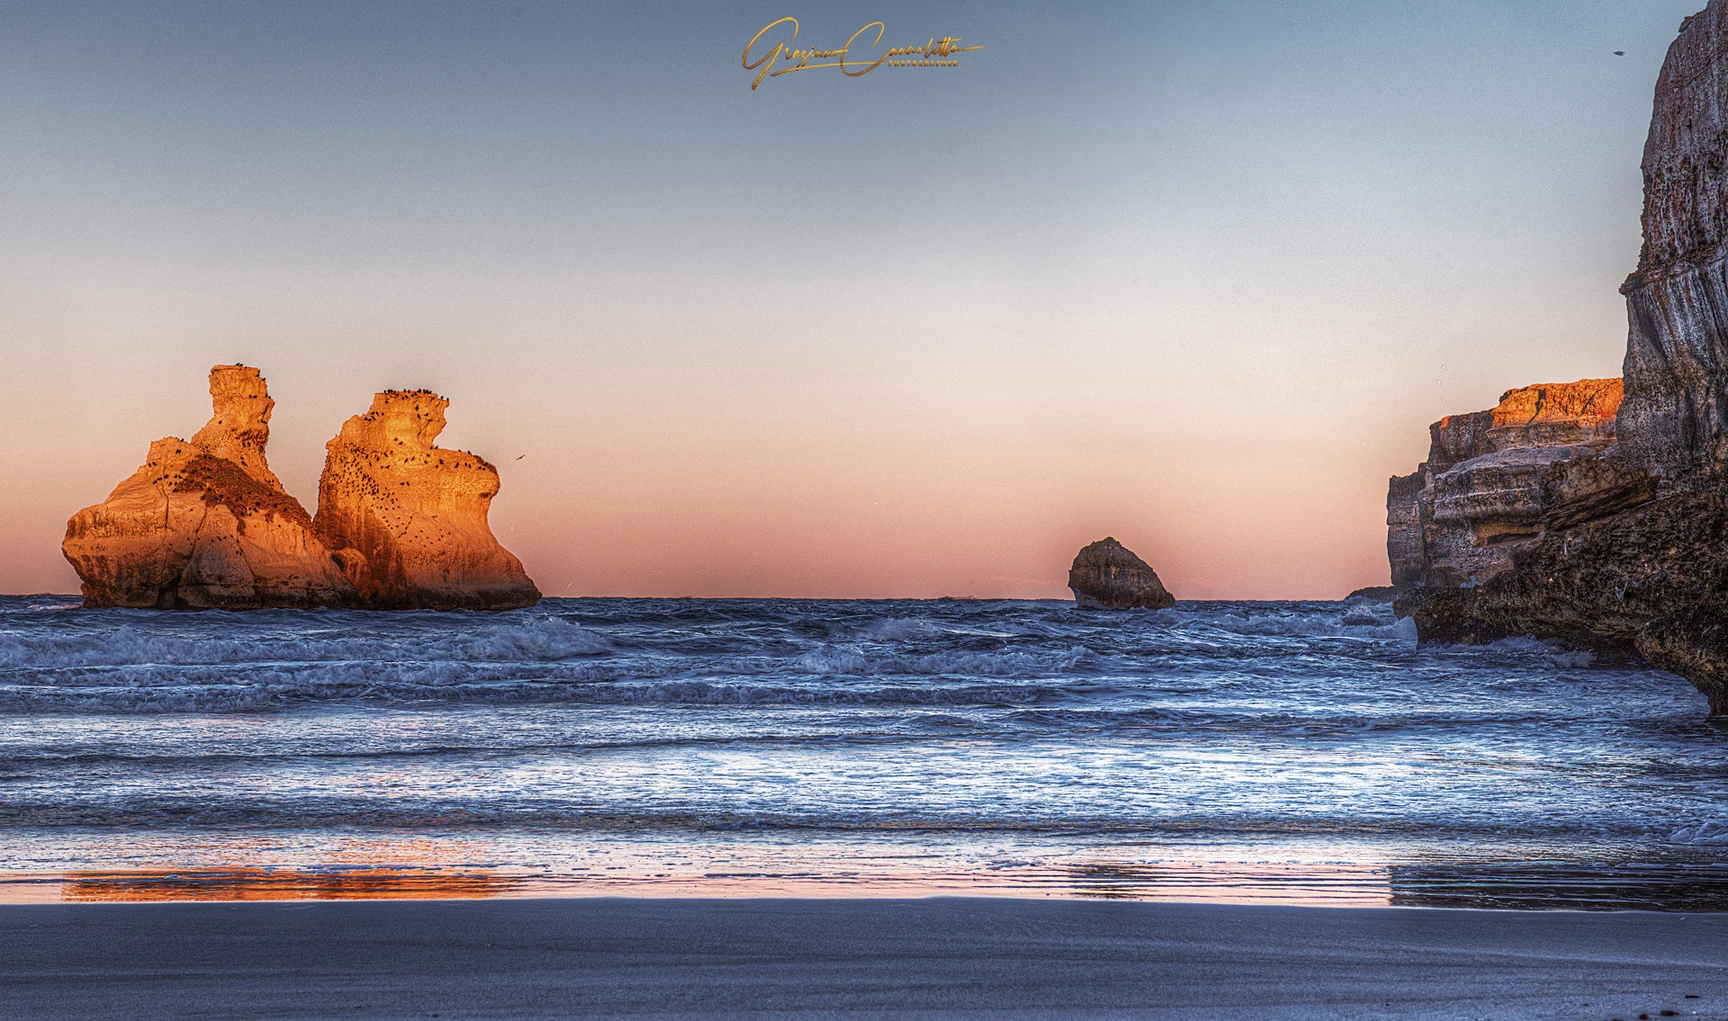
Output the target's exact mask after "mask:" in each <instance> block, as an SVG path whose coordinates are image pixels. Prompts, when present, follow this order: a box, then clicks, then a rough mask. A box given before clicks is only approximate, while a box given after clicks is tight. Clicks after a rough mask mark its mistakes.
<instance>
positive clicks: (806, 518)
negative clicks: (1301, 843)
mask: <svg viewBox="0 0 1728 1021" xmlns="http://www.w3.org/2000/svg"><path fill="white" fill-rule="evenodd" d="M1699 6H1700V0H1679V2H1668V0H1660V2H1656V3H1653V4H1649V5H1643V6H1640V7H1639V8H1637V9H1632V8H1630V7H1627V8H1625V9H1622V8H1621V7H1620V6H1618V5H1596V6H1583V5H1576V6H1575V7H1573V8H1569V9H1567V10H1565V11H1558V10H1552V9H1550V10H1544V11H1537V10H1527V9H1519V10H1514V9H1504V10H1502V9H1499V8H1497V7H1495V6H1494V5H1473V6H1470V7H1466V8H1452V7H1447V8H1444V9H1442V8H1438V7H1433V6H1429V5H1417V4H1408V5H1395V6H1393V7H1392V8H1387V7H1385V6H1383V5H1370V4H1368V3H1365V2H1363V3H1355V2H1336V3H1322V4H1313V5H1303V6H1302V7H1301V8H1300V9H1291V10H1281V11H1274V12H1268V11H1267V10H1266V9H1265V8H1264V7H1263V6H1262V5H1257V4H1251V3H1247V2H1245V0H1244V2H1239V3H1230V2H1226V3H1201V2H1198V0H1193V2H1179V3H1170V4H1161V5H1145V6H1143V7H1137V8H1135V9H1133V10H1130V11H1124V10H1122V9H1121V8H1119V7H1110V8H1104V7H1102V6H1100V7H1096V8H1088V7H1085V6H1084V5H1083V6H1081V7H1073V6H1065V7H1062V8H1059V9H1058V8H1050V9H1042V10H1040V9H1006V10H991V9H987V8H980V7H976V6H972V5H962V4H955V3H945V4H933V5H931V4H913V3H907V2H889V3H872V4H870V5H861V4H842V5H840V6H839V7H838V8H823V9H822V10H820V11H817V10H813V9H809V10H797V11H780V10H778V9H777V10H776V11H774V12H772V13H768V14H765V13H764V12H762V11H759V10H744V9H737V8H727V7H724V6H720V5H709V4H695V3H684V4H666V5H657V6H656V7H655V9H654V10H651V11H650V10H639V9H635V8H629V9H624V8H614V7H611V6H606V5H562V4H550V3H524V4H519V5H511V6H510V7H507V8H498V9H492V8H464V7H459V6H454V5H452V6H424V5H417V4H406V3H402V4H378V5H366V6H365V7H364V8H350V7H347V6H343V5H337V4H330V5H326V6H319V5H311V6H300V5H296V6H295V7H293V8H287V7H283V8H275V7H264V8H239V7H235V8H216V9H211V8H208V7H195V6H191V5H179V4H173V3H167V4H153V5H148V6H145V5H139V6H122V7H113V8H100V9H98V8H76V9H74V8H61V7H53V6H43V5H23V6H16V7H12V8H8V9H6V10H4V11H0V93H3V94H4V95H6V96H7V97H8V100H7V103H6V104H4V105H3V106H0V190H3V192H4V193H5V194H6V196H7V201H6V203H5V210H4V212H3V213H0V218H3V221H4V225H5V231H6V237H7V240H8V244H6V245H5V246H3V247H0V352H4V354H5V358H6V365H7V372H6V373H5V374H3V375H0V435H3V436H5V437H6V443H5V444H3V445H0V479H3V480H4V482H5V485H4V486H0V591H6V592H25V593H33V592H45V591H54V592H69V591H75V590H76V588H77V582H76V579H75V576H74V575H73V573H72V570H71V568H70V567H69V566H68V565H67V564H66V563H65V561H64V560H63V559H62V557H61V555H60V550H59V546H60V541H61V539H62V537H63V535H64V532H65V527H66V521H67V519H68V517H70V516H71V515H72V514H73V513H74V512H75V511H77V510H78V509H79V508H82V507H87V506H90V505H92V504H95V503H98V502H100V501H101V500H102V499H103V498H104V497H105V496H107V494H108V492H109V491H110V490H111V489H112V488H113V486H114V484H115V483H116V482H117V481H118V480H120V479H123V478H125V477H126V476H127V475H129V474H131V473H132V472H133V471H134V470H135V469H136V468H137V466H138V465H139V464H140V463H141V460H142V458H143V455H144V454H145V451H146V450H147V449H148V446H149V444H150V442H151V441H152V440H155V439H158V438H161V437H164V436H180V437H187V436H190V434H191V433H192V432H193V431H194V430H196V429H198V428H199V426H200V424H201V423H202V422H204V421H205V419H206V418H207V417H208V414H209V404H208V401H209V397H208V394H207V393H206V390H205V386H204V383H203V377H204V374H205V372H206V371H207V369H208V367H209V366H211V365H213V364H218V363H234V362H244V363H246V364H248V365H256V366H259V367H260V368H261V369H262V370H263V373H264V374H265V376H266V377H268V379H269V381H270V387H271V393H272V396H273V397H275V399H276V400H277V402H278V411H277V414H276V416H275V417H274V418H273V419H272V421H271V423H270V425H271V443H270V461H271V465H272V468H273V469H274V470H275V471H276V473H277V474H278V475H279V476H280V477H281V479H282V481H283V483H284V484H285V486H286V488H287V490H288V491H289V492H290V493H292V494H293V495H294V496H296V497H297V498H299V499H300V500H301V501H302V502H304V503H305V504H306V506H307V508H308V509H309V510H310V509H312V507H313V505H314V504H315V502H316V494H317V479H318V473H319V471H320V468H321V466H322V463H323V460H324V454H325V450H324V443H325V441H326V440H328V439H329V438H330V436H331V435H332V434H333V432H334V430H335V429H336V428H337V427H338V426H339V425H340V424H341V422H342V421H343V420H344V419H345V418H346V417H347V416H349V415H351V414H353V413H354V410H355V409H356V408H362V407H365V406H366V405H367V402H368V401H369V400H370V398H371V395H372V394H373V393H374V392H377V391H381V390H385V389H390V388H405V389H414V388H422V387H424V388H427V389H430V390H434V391H436V392H438V393H441V394H443V395H445V396H447V397H448V398H449V399H450V401H451V406H450V409H449V413H448V417H449V427H448V429H447V430H446V431H445V432H444V433H443V434H442V436H441V438H440V440H439V442H440V444H441V445H442V446H447V447H449V448H452V449H461V450H472V451H475V452H478V453H481V454H483V455H484V456H485V457H486V459H487V460H489V461H491V462H492V463H494V464H495V465H497V467H498V470H499V473H500V476H501V482H502V490H501V492H500V494H499V495H498V497H497V499H496V500H495V501H494V503H493V506H492V511H491V525H492V528H493V531H494V532H495V534H496V535H497V537H498V539H499V541H500V542H502V543H503V544H504V545H505V546H506V547H507V548H508V549H510V550H511V551H512V552H513V553H515V554H516V555H518V556H519V557H520V558H521V560H522V561H523V563H524V564H525V566H526V567H527V570H528V572H529V573H530V574H531V575H532V577H533V578H534V580H535V582H536V583H537V584H538V585H539V586H540V587H541V589H542V590H543V591H544V592H545V594H546V595H548V596H666V597H676V596H698V597H789V598H798V597H824V598H827V597H833V598H883V597H918V598H929V597H939V596H960V597H976V598H997V597H1008V598H1048V599H1065V598H1068V591H1067V587H1066V579H1067V571H1068V566H1069V564H1070V563H1071V561H1072V559H1073V557H1074V555H1075V553H1076V552H1077V551H1078V550H1079V549H1080V548H1081V547H1082V546H1084V545H1086V544H1087V543H1090V542H1093V541H1095V540H1098V539H1100V538H1103V537H1104V536H1107V535H1109V536H1115V537H1116V538H1117V539H1119V540H1121V542H1122V543H1123V544H1124V545H1126V546H1127V547H1128V548H1130V549H1132V550H1133V551H1135V552H1136V553H1138V554H1139V555H1140V556H1142V557H1143V558H1144V559H1145V560H1146V561H1147V562H1148V563H1150V564H1151V565H1152V566H1153V567H1154V568H1155V569H1156V571H1157V573H1158V575H1159V577H1160V578H1161V579H1162V580H1163V582H1164V583H1165V585H1166V586H1167V587H1168V588H1169V590H1170V591H1171V593H1173V594H1174V595H1175V596H1176V598H1178V599H1183V600H1188V599H1213V598H1290V599H1298V598H1323V599H1331V598H1339V597H1342V596H1343V595H1345V594H1346V593H1348V592H1350V591H1351V590H1353V589H1356V588H1360V587H1364V586H1371V585H1383V584H1386V582H1387V575H1388V571H1387V560H1386V550H1385V542H1386V512H1385V487H1386V480H1387V478H1388V477H1389V476H1391V475H1393V474H1396V473H1403V472H1408V471H1409V467H1408V466H1409V465H1410V464H1412V463H1414V462H1415V461H1417V460H1419V459H1420V457H1421V455H1422V451H1423V450H1424V449H1426V428H1427V425H1428V423H1430V422H1432V421H1434V420H1436V419H1438V418H1439V417H1441V416H1442V415H1444V414H1448V413H1450V412H1453V411H1456V410H1458V409H1460V408H1482V407H1490V406H1492V405H1493V403H1494V401H1495V399H1496V398H1497V397H1498V395H1499V394H1500V393H1501V392H1502V391H1504V390H1506V389H1508V388H1511V387H1515V386H1523V385H1526V384H1529V383H1532V382H1539V381H1547V380H1555V381H1557V380H1569V379H1578V378H1584V377H1603V376H1612V375H1617V374H1618V373H1619V366H1620V360H1621V353H1622V351H1623V349H1624V345H1625V338H1626V315H1625V308H1624V304H1623V301H1622V299H1621V297H1620V295H1619V294H1618V293H1617V291H1616V288H1617V287H1618V285H1619V283H1620V281H1621V280H1622V279H1624V277H1625V275H1626V274H1627V272H1628V271H1630V270H1631V269H1632V268H1633V267H1634V265H1635V264H1636V261H1637V256H1638V240H1639V227H1638V212H1639V205H1640V187H1641V182H1640V178H1639V174H1638V156H1639V153H1640V151H1641V149H1642V145H1643V141H1644V135H1645V131H1646V129H1647V126H1648V124H1649V120H1650V112H1651V83H1652V82H1653V81H1654V80H1655V79H1656V73H1657V69H1658V67H1659V65H1660V62H1661V60H1662V56H1663V53H1664V52H1665V50H1666V47H1667V45H1668V42H1669V40H1671V39H1672V38H1673V35H1674V32H1675V29H1676V27H1677V26H1678V24H1679V22H1680V19H1681V18H1682V17H1684V16H1685V15H1688V14H1691V13H1692V12H1693V11H1694V10H1696V9H1697V7H1699ZM784 13H795V14H796V15H797V16H798V17H799V18H800V24H801V26H802V31H803V33H806V34H807V35H808V37H809V38H810V39H812V40H827V39H834V38H838V39H844V38H845V37H846V36H847V35H849V34H850V33H851V32H853V31H854V30H856V28H857V27H858V25H860V24H865V23H868V22H872V21H876V20H881V21H883V22H884V23H885V24H887V25H888V36H889V37H892V38H894V39H902V38H904V39H913V38H916V39H922V38H924V37H926V36H929V37H935V38H941V37H945V36H957V37H962V38H964V39H965V40H966V42H967V44H969V45H970V44H978V45H981V46H983V47H984V49H982V50H980V51H977V52H976V53H968V54H966V56H967V57H968V58H969V59H967V60H966V61H965V62H964V63H963V64H962V65H961V66H956V67H953V68H941V69H935V70H919V71H916V72H914V71H904V72H901V73H894V74H889V73H880V74H871V75H868V76H865V77H861V78H848V77H845V76H842V75H838V74H834V75H826V74H824V73H815V74H795V75H786V76H784V77H782V78H778V79H775V80H774V81H773V82H772V83H771V84H772V87H769V86H768V85H764V87H763V88H761V89H758V90H755V91H752V90H751V89H750V87H749V86H750V78H751V74H750V72H747V71H745V70H744V69H743V68H742V67H740V66H739V55H740V54H741V53H742V52H743V47H744V44H745V42H746V41H747V40H748V39H749V37H750V34H751V33H753V32H755V31H756V30H757V29H759V28H760V27H761V26H762V25H763V24H764V23H766V22H767V21H768V20H770V19H771V18H772V17H778V16H780V15H781V14H784ZM1104 23H1108V24H1110V25H1111V30H1110V31H1109V32H1108V33H1100V32H1099V31H1098V29H1097V26H1098V25H1100V24H1104ZM802 37H803V36H802V35H801V38H802ZM644 46H648V47H651V50H652V53H653V57H652V59H645V58H644V57H643V55H642V54H643V47H644ZM1615 51H1621V52H1622V53H1623V54H1624V55H1623V56H1616V55H1615ZM833 225H841V226H840V227H839V229H838V230H836V228H835V227H834V226H833Z"/></svg>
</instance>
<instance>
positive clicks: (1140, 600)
mask: <svg viewBox="0 0 1728 1021" xmlns="http://www.w3.org/2000/svg"><path fill="white" fill-rule="evenodd" d="M1068 588H1069V589H1070V590H1071V591H1073V593H1074V602H1075V603H1076V604H1078V605H1080V606H1082V607H1085V608H1087V609H1094V610H1106V609H1108V610H1125V609H1136V608H1139V609H1151V610H1161V609H1163V608H1165V607H1167V606H1174V605H1175V604H1176V597H1175V596H1172V595H1171V594H1170V593H1169V592H1167V591H1165V589H1164V583H1163V582H1161V581H1159V580H1158V573H1157V572H1156V571H1154V570H1152V568H1151V567H1150V566H1149V565H1148V564H1147V563H1146V561H1144V560H1141V559H1140V558H1139V557H1137V556H1135V555H1134V554H1133V553H1132V552H1130V551H1129V550H1127V549H1126V548H1124V547H1123V545H1122V544H1121V543H1119V542H1117V541H1116V540H1115V539H1113V538H1103V539H1100V540H1098V541H1097V542H1095V543H1092V544H1091V545H1089V546H1087V547H1086V548H1084V549H1082V550H1081V551H1080V553H1079V555H1078V556H1076V557H1075V558H1074V564H1073V566H1072V567H1070V568H1069V569H1068Z"/></svg>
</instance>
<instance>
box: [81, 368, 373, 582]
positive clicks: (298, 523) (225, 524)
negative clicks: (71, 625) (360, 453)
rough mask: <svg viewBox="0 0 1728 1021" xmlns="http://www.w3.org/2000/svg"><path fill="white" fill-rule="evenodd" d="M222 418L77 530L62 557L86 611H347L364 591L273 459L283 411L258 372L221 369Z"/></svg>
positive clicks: (141, 474) (217, 407)
mask: <svg viewBox="0 0 1728 1021" xmlns="http://www.w3.org/2000/svg"><path fill="white" fill-rule="evenodd" d="M210 397H211V403H212V405H213V410H214V414H213V416H212V417H211V419H210V421H209V423H208V424H206V425H205V426H204V428H202V429H200V430H199V431H198V433H197V434H196V435H195V436H193V437H192V439H191V440H190V441H187V440H181V439H175V438H173V437H168V438H166V439H160V440H157V441H156V442H155V443H152V444H151V445H150V453H149V455H148V456H147V457H146V458H145V461H144V465H143V467H141V468H139V469H138V471H137V472H135V473H133V475H132V476H131V477H130V478H128V479H126V480H125V481H124V482H121V483H120V484H119V485H118V486H116V487H115V488H114V491H113V492H112V493H110V494H108V499H106V500H104V501H103V502H102V503H99V504H97V505H95V506H94V507H86V508H84V509H83V510H81V511H79V512H78V513H77V514H74V515H73V516H72V519H71V520H70V521H68V522H67V523H66V539H65V541H64V542H63V543H61V546H60V548H61V551H62V552H63V553H64V554H65V556H66V559H67V560H68V561H70V562H71V564H72V567H73V569H74V570H76V571H77V572H78V578H79V580H80V581H81V582H82V584H83V590H84V603H85V605H86V606H97V607H100V606H129V607H162V608H221V609H250V608H254V607H261V606H346V605H352V604H354V603H355V602H356V601H357V594H356V592H355V590H354V586H353V585H352V584H351V583H350V582H349V581H348V579H347V578H346V577H344V576H343V574H342V572H341V571H340V570H338V569H337V566H336V564H335V562H334V561H333V560H332V558H331V555H330V553H329V551H328V550H327V549H326V548H325V547H324V545H323V544H322V543H321V542H319V540H318V539H317V538H316V537H315V536H314V534H313V528H312V518H311V516H310V515H308V514H307V513H306V509H305V508H304V507H302V506H300V503H299V501H297V500H295V499H294V498H293V497H291V496H289V495H288V494H287V493H286V492H284V491H283V489H282V483H281V482H279V481H277V478H276V476H275V474H274V473H272V472H271V471H270V466H269V463H268V462H267V461H266V460H265V456H264V449H265V445H266V444H267V443H268V442H269V439H270V411H271V409H272V408H273V407H275V403H276V402H275V401H272V400H271V399H270V394H269V392H268V390H267V389H266V387H265V383H264V379H263V377H261V376H260V375H259V374H258V370H257V369H254V368H250V367H248V366H244V365H218V366H216V367H215V368H213V369H211V370H210Z"/></svg>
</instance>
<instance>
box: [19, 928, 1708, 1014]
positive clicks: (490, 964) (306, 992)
mask: <svg viewBox="0 0 1728 1021" xmlns="http://www.w3.org/2000/svg"><path fill="white" fill-rule="evenodd" d="M1688 993H1690V994H1693V995H1694V996H1696V997H1697V998H1696V999H1687V998H1686V994H1688ZM1664 1010H1672V1011H1676V1012H1678V1016H1682V1017H1686V1016H1701V1017H1711V1018H1722V1017H1728V914H1690V915H1686V914H1655V913H1645V912H1626V913H1580V912H1503V911H1470V910H1440V909H1397V908H1388V909H1360V908H1351V909H1337V908H1294V907H1251V906H1234V905H1208V904H1153V903H1137V902H1110V901H1106V902H1097V901H1074V900H1047V901H1038V900H1015V899H1007V898H1003V899H964V898H932V899H925V900H886V899H884V900H818V899H809V900H742V899H739V900H724V899H715V900H656V899H599V900H580V899H567V900H521V901H466V902H464V901H359V902H323V901H320V902H289V903H175V904H50V905H30V904H26V905H7V906H0V1017H5V1018H19V1019H24V1018H33V1019H34V1018H42V1019H50V1018H78V1019H90V1018H126V1019H150V1018H426V1017H441V1018H562V1017H585V1018H596V1017H598V1018H604V1017H638V1018H640V1017H667V1018H673V1017H705V1018H714V1017H745V1016H749V1017H776V1016H778V1017H832V1016H838V1015H847V1016H864V1017H895V1018H901V1017H971V1018H977V1017H1052V1016H1074V1017H1150V1018H1166V1017H1167V1018H1261V1019H1264V1018H1340V1017H1343V1018H1355V1017H1364V1018H1367V1017H1372V1018H1391V1017H1398V1018H1465V1019H1469V1018H1496V1019H1499V1018H1602V1019H1607V1018H1616V1017H1617V1018H1624V1019H1627V1021H1630V1019H1634V1018H1637V1017H1639V1016H1640V1015H1641V1014H1647V1015H1649V1016H1650V1017H1651V1018H1657V1017H1661V1016H1663V1015H1662V1013H1661V1012H1662V1011H1664Z"/></svg>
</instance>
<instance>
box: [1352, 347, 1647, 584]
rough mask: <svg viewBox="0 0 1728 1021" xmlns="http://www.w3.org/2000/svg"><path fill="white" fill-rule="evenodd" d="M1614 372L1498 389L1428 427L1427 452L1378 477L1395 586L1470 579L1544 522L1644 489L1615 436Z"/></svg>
mask: <svg viewBox="0 0 1728 1021" xmlns="http://www.w3.org/2000/svg"><path fill="white" fill-rule="evenodd" d="M1620 399H1621V385H1620V380H1618V379H1581V380H1578V381H1577V382H1575V383H1539V384H1536V385H1535V386H1526V387H1520V388H1518V389H1516V390H1508V391H1507V392H1506V393H1504V394H1502V395H1501V397H1500V403H1499V404H1497V405H1495V406H1494V407H1493V408H1490V409H1489V410H1487V411H1475V412H1470V413H1468V414H1463V415H1448V416H1447V417H1445V418H1442V419H1441V420H1440V421H1438V422H1435V423H1434V424H1433V425H1431V426H1429V427H1428V432H1429V447H1428V460H1426V461H1424V462H1423V463H1422V464H1421V465H1420V466H1419V467H1418V468H1417V469H1416V471H1415V472H1414V473H1412V474H1410V475H1404V476H1395V477H1394V478H1393V479H1392V480H1391V483H1390V485H1389V486H1388V488H1387V496H1386V525H1387V557H1388V560H1389V561H1390V562H1391V568H1392V583H1393V584H1394V585H1395V586H1399V587H1406V588H1407V587H1411V586H1415V585H1433V586H1442V587H1456V586H1460V585H1468V586H1477V585H1481V584H1483V583H1484V582H1486V581H1488V580H1489V579H1490V578H1492V577H1494V576H1496V575H1498V574H1500V573H1501V572H1502V571H1505V570H1506V569H1507V568H1509V567H1510V566H1511V563H1512V558H1513V555H1514V554H1515V553H1517V552H1518V551H1519V550H1520V549H1524V548H1526V547H1528V546H1529V545H1530V544H1531V543H1533V542H1535V541H1536V540H1539V539H1540V538H1541V537H1542V536H1543V535H1545V534H1547V533H1548V532H1549V531H1551V530H1553V529H1558V528H1566V527H1570V526H1571V525H1574V524H1578V523H1580V522H1583V521H1588V520H1592V519H1594V518H1597V517H1601V516H1603V515H1605V514H1610V513H1613V512H1614V511H1617V510H1620V509H1623V508H1625V507H1629V506H1632V505H1635V504H1637V503H1641V502H1643V501H1645V500H1648V499H1650V497H1651V496H1652V495H1654V493H1653V485H1652V483H1651V481H1650V479H1649V477H1648V476H1646V475H1645V474H1644V473H1643V472H1642V471H1640V470H1639V469H1637V468H1636V467H1635V466H1633V465H1630V464H1628V463H1627V461H1626V460H1625V459H1624V458H1623V457H1622V456H1621V455H1620V452H1619V450H1618V449H1617V447H1616V446H1615V444H1614V439H1615V435H1614V421H1615V413H1616V411H1617V409H1618V408H1619V406H1620Z"/></svg>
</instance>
